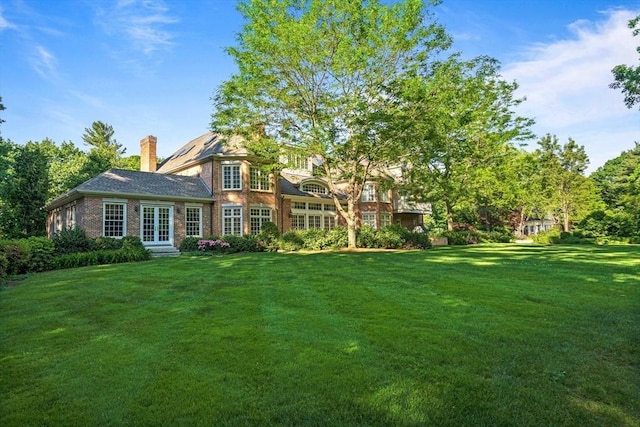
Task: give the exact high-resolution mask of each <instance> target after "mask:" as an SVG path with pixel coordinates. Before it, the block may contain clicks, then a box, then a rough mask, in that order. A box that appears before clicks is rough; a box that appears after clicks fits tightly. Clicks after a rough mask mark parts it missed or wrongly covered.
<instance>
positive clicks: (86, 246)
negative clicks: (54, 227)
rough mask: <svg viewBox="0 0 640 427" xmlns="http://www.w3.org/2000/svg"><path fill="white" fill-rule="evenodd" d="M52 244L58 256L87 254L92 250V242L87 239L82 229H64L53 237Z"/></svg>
mask: <svg viewBox="0 0 640 427" xmlns="http://www.w3.org/2000/svg"><path fill="white" fill-rule="evenodd" d="M53 244H54V245H55V248H56V253H58V254H70V253H74V252H88V251H90V250H91V249H92V248H93V242H92V240H91V239H89V238H88V237H87V234H86V233H85V231H84V230H83V229H82V228H77V227H76V228H65V229H63V230H60V231H58V232H56V233H55V234H54V235H53Z"/></svg>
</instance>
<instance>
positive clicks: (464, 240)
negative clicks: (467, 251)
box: [441, 230, 480, 246]
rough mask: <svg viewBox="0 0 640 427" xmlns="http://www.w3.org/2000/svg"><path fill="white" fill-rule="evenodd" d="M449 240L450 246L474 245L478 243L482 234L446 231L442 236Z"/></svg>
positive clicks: (473, 231)
mask: <svg viewBox="0 0 640 427" xmlns="http://www.w3.org/2000/svg"><path fill="white" fill-rule="evenodd" d="M441 236H442V237H446V238H447V239H448V240H449V245H454V246H457V245H472V244H476V243H478V241H479V240H480V234H479V233H478V232H477V231H475V230H454V231H445V232H444V233H442V234H441Z"/></svg>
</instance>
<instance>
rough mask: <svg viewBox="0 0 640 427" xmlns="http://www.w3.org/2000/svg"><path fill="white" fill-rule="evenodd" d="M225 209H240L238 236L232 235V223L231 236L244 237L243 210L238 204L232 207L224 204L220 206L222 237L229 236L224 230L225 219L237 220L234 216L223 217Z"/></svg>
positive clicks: (232, 227) (233, 228)
mask: <svg viewBox="0 0 640 427" xmlns="http://www.w3.org/2000/svg"><path fill="white" fill-rule="evenodd" d="M226 209H240V230H238V231H239V234H236V233H234V231H235V227H234V226H233V222H232V226H231V232H232V233H231V234H233V235H236V236H242V235H244V209H243V208H242V205H238V204H233V205H231V204H224V205H222V215H220V216H221V220H222V224H221V225H222V228H221V230H222V235H223V236H224V235H227V234H229V233H226V230H225V224H224V223H225V219H227V218H230V219H232V220H233V219H234V218H238V216H235V215H230V216H226V215H225V210H226Z"/></svg>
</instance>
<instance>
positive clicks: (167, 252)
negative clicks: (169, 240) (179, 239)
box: [147, 245, 180, 257]
mask: <svg viewBox="0 0 640 427" xmlns="http://www.w3.org/2000/svg"><path fill="white" fill-rule="evenodd" d="M147 249H149V251H151V256H152V257H163V256H178V255H180V251H179V250H178V249H176V248H175V247H173V246H171V245H166V246H147Z"/></svg>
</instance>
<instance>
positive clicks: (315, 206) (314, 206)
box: [307, 203, 322, 211]
mask: <svg viewBox="0 0 640 427" xmlns="http://www.w3.org/2000/svg"><path fill="white" fill-rule="evenodd" d="M307 209H308V210H310V211H321V210H322V203H309V204H307Z"/></svg>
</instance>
